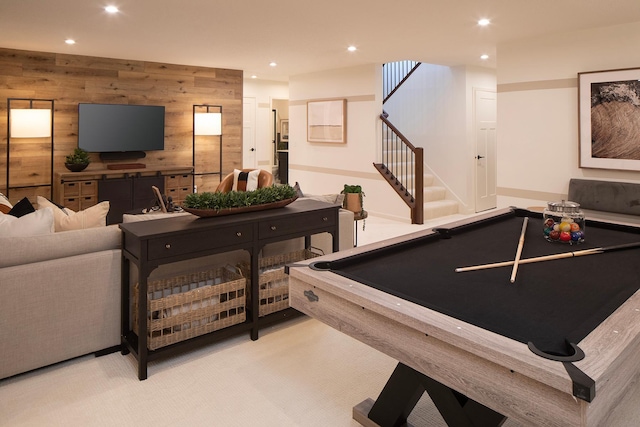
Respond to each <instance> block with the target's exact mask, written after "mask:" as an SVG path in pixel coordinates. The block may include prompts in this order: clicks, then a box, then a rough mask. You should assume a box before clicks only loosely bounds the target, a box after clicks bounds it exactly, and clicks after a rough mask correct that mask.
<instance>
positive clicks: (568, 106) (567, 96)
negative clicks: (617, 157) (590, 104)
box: [497, 22, 640, 205]
mask: <svg viewBox="0 0 640 427" xmlns="http://www.w3.org/2000/svg"><path fill="white" fill-rule="evenodd" d="M639 45H640V23H638V22H636V23H632V24H625V25H617V26H612V27H604V28H599V29H595V30H593V29H592V30H588V31H579V32H572V33H565V34H556V35H552V36H544V37H538V38H534V39H529V40H522V41H518V42H512V43H505V44H500V45H498V49H497V52H498V69H497V78H498V195H499V204H501V203H500V200H502V201H503V202H502V204H503V205H504V204H509V203H510V201H511V199H514V198H515V199H535V200H539V201H543V202H544V201H551V200H561V199H562V198H564V197H566V194H567V192H568V185H569V179H571V178H592V179H602V180H620V181H630V182H640V172H629V171H616V170H606V169H584V168H580V167H579V166H578V150H579V139H578V92H577V87H578V79H577V74H578V73H579V72H585V71H599V70H612V69H620V68H633V67H638V66H639V65H640V64H639V63H638V55H636V54H635V52H636V51H637V49H638V46H639Z"/></svg>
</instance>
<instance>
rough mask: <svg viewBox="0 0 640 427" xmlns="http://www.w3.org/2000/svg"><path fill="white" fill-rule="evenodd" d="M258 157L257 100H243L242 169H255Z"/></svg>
mask: <svg viewBox="0 0 640 427" xmlns="http://www.w3.org/2000/svg"><path fill="white" fill-rule="evenodd" d="M257 165H258V161H257V156H256V99H255V98H243V99H242V167H243V168H250V169H255V168H256V167H257Z"/></svg>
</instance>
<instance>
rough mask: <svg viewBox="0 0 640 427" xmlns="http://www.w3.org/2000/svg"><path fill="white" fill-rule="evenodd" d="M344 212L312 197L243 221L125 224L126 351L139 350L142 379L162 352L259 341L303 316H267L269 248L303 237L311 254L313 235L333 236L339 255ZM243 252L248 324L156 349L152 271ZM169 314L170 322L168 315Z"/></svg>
mask: <svg viewBox="0 0 640 427" xmlns="http://www.w3.org/2000/svg"><path fill="white" fill-rule="evenodd" d="M339 209H340V206H339V205H332V204H329V203H324V202H320V201H317V200H310V199H308V200H296V201H295V202H293V203H291V204H289V205H287V206H285V207H283V208H278V209H271V210H265V211H257V212H248V213H241V214H236V215H226V216H220V217H213V218H197V217H195V216H193V215H185V216H177V217H175V218H167V219H157V220H154V221H136V222H129V223H124V224H120V228H121V229H122V235H123V241H122V353H123V354H127V353H129V352H132V353H133V355H134V356H135V358H136V359H137V361H138V378H139V379H140V380H143V379H145V378H147V363H148V362H149V361H151V360H154V359H156V358H158V357H160V356H162V355H163V354H165V355H166V354H172V353H175V352H176V351H178V349H187V348H193V347H196V346H199V345H202V344H204V343H211V342H215V341H218V340H221V339H224V338H227V337H230V336H232V335H234V334H238V333H241V332H247V331H249V332H250V335H251V339H253V340H257V339H258V331H259V329H260V328H262V327H265V326H267V325H270V324H272V323H274V322H278V321H282V320H284V319H288V318H290V317H291V316H294V315H299V314H300V313H299V312H298V311H296V310H294V309H292V308H289V307H288V306H287V308H284V309H282V310H280V311H276V312H273V313H268V314H264V315H260V305H261V303H260V262H259V261H260V259H259V258H260V255H261V251H262V249H263V247H264V246H265V245H267V244H269V243H275V242H281V241H285V240H290V239H294V238H298V237H304V238H305V239H304V240H305V247H306V248H307V249H308V248H310V246H311V236H312V235H314V234H319V233H330V234H331V235H332V236H333V251H334V252H337V251H338V249H339V247H338V246H339V245H338V241H339V235H338V233H339V227H338V211H339ZM236 250H245V251H246V252H248V254H249V258H250V268H249V273H248V274H247V275H246V276H245V277H246V292H245V294H246V296H247V298H246V306H245V311H246V317H245V319H243V321H242V322H241V323H236V324H233V325H229V326H225V327H222V328H220V329H217V330H213V331H210V332H207V331H203V333H202V334H200V333H198V334H194V335H193V336H190V337H189V338H188V339H185V340H184V341H180V342H174V343H172V344H170V345H167V346H164V347H160V348H155V349H153V350H152V349H150V348H149V347H150V346H149V345H148V344H149V337H148V334H153V333H155V332H158V331H157V330H155V329H152V328H150V322H152V321H154V319H156V317H154V315H153V313H154V311H153V310H155V309H152V303H153V302H155V301H152V300H148V299H147V298H146V297H145V296H146V295H148V292H149V275H150V274H151V272H152V271H153V270H155V269H156V268H158V267H159V266H161V265H166V264H171V263H174V262H177V261H185V260H190V259H196V258H201V257H206V256H208V255H213V254H219V253H225V252H232V251H236ZM131 264H133V265H134V266H135V267H136V270H137V278H136V279H137V284H136V280H135V279H134V280H133V281H132V280H131V277H130V274H131ZM173 286H175V285H173ZM134 289H135V292H134ZM187 289H190V288H187ZM154 292H155V291H154ZM203 292H204V291H203ZM133 295H138V296H140V297H139V298H137V303H134V301H132V296H133ZM134 298H135V297H134ZM178 300H179V301H183V300H182V299H178ZM192 309H195V308H192ZM243 314H244V313H243ZM172 315H173V313H172ZM147 316H151V318H148V317H147ZM165 316H166V317H170V316H169V315H168V314H163V317H165ZM176 316H178V317H179V318H180V319H182V317H180V316H185V317H184V319H187V318H189V316H188V315H187V314H184V313H183V314H177V315H176ZM158 318H159V317H158ZM134 324H135V325H136V326H135V328H134V326H133V325H134ZM182 326H184V325H182Z"/></svg>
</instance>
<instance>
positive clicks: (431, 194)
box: [424, 186, 447, 202]
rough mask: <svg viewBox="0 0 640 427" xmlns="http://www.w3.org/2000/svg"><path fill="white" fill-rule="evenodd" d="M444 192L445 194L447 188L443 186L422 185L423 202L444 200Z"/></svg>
mask: <svg viewBox="0 0 640 427" xmlns="http://www.w3.org/2000/svg"><path fill="white" fill-rule="evenodd" d="M446 194H447V190H446V188H444V187H437V186H429V187H427V186H425V187H424V201H425V202H434V201H436V200H444V198H445V196H446Z"/></svg>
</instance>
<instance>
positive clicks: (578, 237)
mask: <svg viewBox="0 0 640 427" xmlns="http://www.w3.org/2000/svg"><path fill="white" fill-rule="evenodd" d="M582 240H584V233H583V232H582V231H581V230H578V231H572V232H571V241H572V242H581V241H582Z"/></svg>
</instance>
